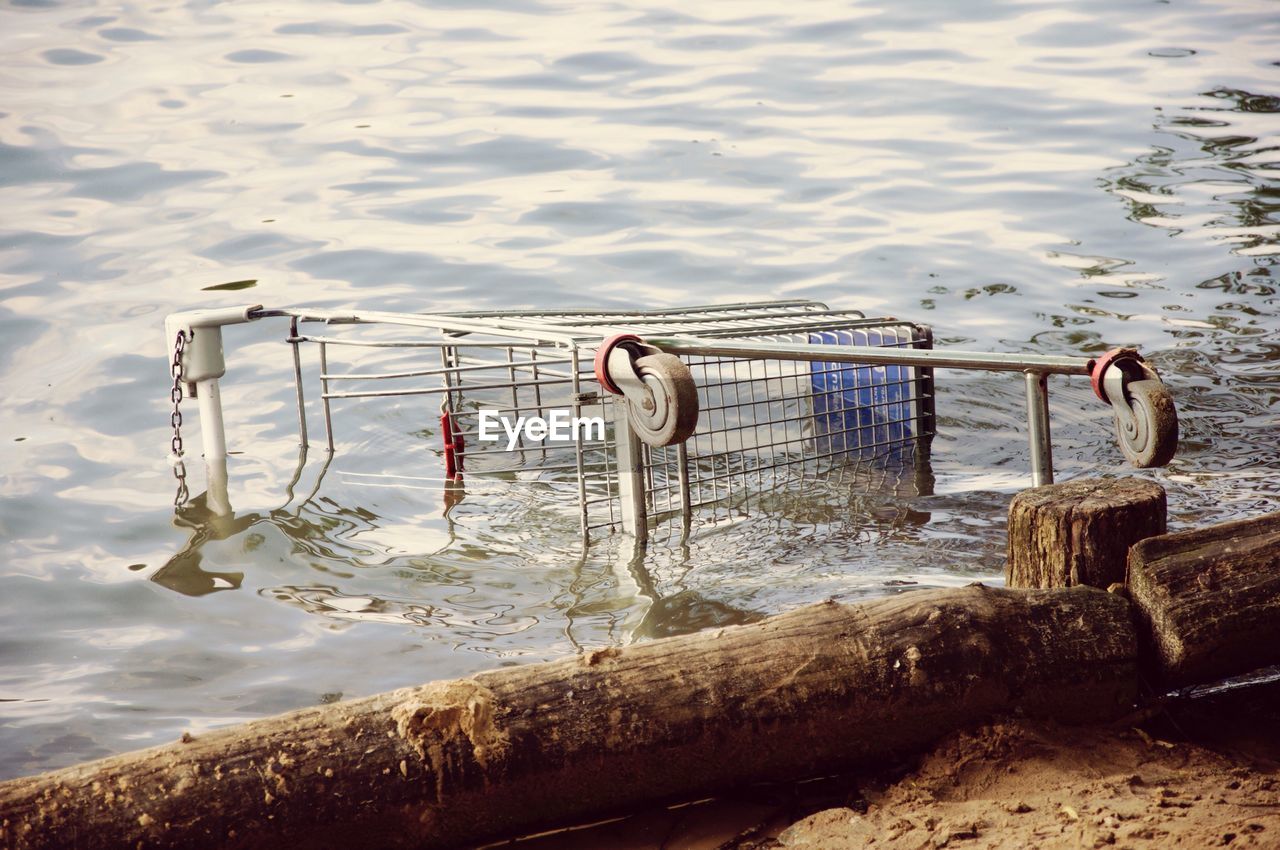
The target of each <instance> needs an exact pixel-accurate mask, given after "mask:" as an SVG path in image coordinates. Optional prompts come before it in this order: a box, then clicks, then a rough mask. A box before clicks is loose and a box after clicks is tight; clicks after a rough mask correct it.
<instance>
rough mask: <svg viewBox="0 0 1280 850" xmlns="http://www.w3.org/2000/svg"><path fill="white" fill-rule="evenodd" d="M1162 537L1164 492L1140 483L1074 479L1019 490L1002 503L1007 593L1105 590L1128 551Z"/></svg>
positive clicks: (1120, 575)
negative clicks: (1006, 541)
mask: <svg viewBox="0 0 1280 850" xmlns="http://www.w3.org/2000/svg"><path fill="white" fill-rule="evenodd" d="M1164 531H1165V493H1164V488H1163V487H1161V486H1160V485H1159V484H1156V483H1155V482H1154V481H1146V480H1144V479H1141V478H1081V479H1077V480H1075V481H1068V482H1066V483H1064V484H1050V485H1048V486H1047V487H1037V488H1035V489H1034V490H1024V491H1023V492H1021V493H1019V494H1018V495H1017V496H1015V497H1014V498H1013V501H1012V502H1010V504H1009V560H1008V564H1007V566H1006V567H1005V582H1006V584H1008V586H1009V587H1074V586H1076V585H1078V584H1087V585H1089V586H1091V587H1101V588H1106V587H1110V586H1111V584H1113V583H1115V582H1122V581H1124V575H1125V556H1126V555H1127V553H1128V551H1129V547H1130V546H1132V545H1133V544H1134V543H1136V542H1137V541H1139V540H1142V539H1143V538H1145V537H1151V536H1153V535H1156V534H1163V533H1164Z"/></svg>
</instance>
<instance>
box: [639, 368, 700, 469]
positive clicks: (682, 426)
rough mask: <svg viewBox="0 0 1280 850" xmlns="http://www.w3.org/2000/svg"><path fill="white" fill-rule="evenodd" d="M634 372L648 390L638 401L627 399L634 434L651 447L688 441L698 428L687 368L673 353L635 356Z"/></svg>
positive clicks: (695, 392) (695, 398)
mask: <svg viewBox="0 0 1280 850" xmlns="http://www.w3.org/2000/svg"><path fill="white" fill-rule="evenodd" d="M635 370H636V375H637V376H639V378H640V380H641V381H642V382H643V383H644V385H645V388H646V389H647V390H648V391H649V392H648V393H647V394H646V396H645V397H644V398H643V399H640V400H639V401H637V400H636V399H635V398H633V397H628V399H627V409H628V414H629V418H630V420H631V426H632V427H633V428H634V429H635V431H636V435H637V436H638V437H639V438H640V440H641V441H642V442H644V443H645V444H647V445H650V446H654V447H661V446H671V445H675V444H676V443H683V442H684V441H685V440H687V439H689V437H690V436H692V435H693V431H694V429H695V428H696V427H697V426H698V390H697V386H696V385H695V384H694V382H693V375H691V374H690V373H689V367H688V366H686V365H684V361H682V360H681V359H680V358H679V357H676V356H675V355H674V354H663V353H658V354H646V355H644V356H643V357H637V358H636V359H635Z"/></svg>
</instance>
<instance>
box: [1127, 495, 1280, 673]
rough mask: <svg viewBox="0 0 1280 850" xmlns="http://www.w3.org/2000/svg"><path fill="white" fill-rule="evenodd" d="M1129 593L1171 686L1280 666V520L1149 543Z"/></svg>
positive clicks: (1135, 559) (1135, 563)
mask: <svg viewBox="0 0 1280 850" xmlns="http://www.w3.org/2000/svg"><path fill="white" fill-rule="evenodd" d="M1129 594H1130V597H1131V598H1132V599H1133V603H1134V606H1135V608H1136V609H1137V611H1138V615H1139V617H1140V619H1141V620H1142V621H1143V625H1145V626H1146V628H1145V629H1143V631H1144V633H1149V635H1150V640H1151V642H1152V644H1153V649H1154V652H1153V655H1154V656H1155V658H1156V664H1157V665H1158V666H1159V668H1160V671H1161V673H1162V675H1163V676H1164V678H1165V681H1166V682H1167V683H1168V684H1190V683H1194V682H1208V681H1213V680H1216V679H1222V678H1225V677H1227V676H1232V675H1235V674H1238V673H1246V672H1249V671H1251V670H1254V669H1256V668H1258V667H1263V666H1266V665H1269V664H1280V513H1274V514H1267V515H1266V516H1261V517H1257V518H1255V519H1246V520H1238V521H1235V522H1227V523H1222V524H1219V525H1213V526H1209V527H1208V528H1200V529H1195V530H1192V531H1182V532H1178V533H1176V534H1166V535H1164V536H1161V537H1152V538H1150V539H1148V540H1143V541H1142V542H1141V543H1139V544H1137V545H1136V546H1134V547H1133V549H1132V551H1131V552H1130V553H1129Z"/></svg>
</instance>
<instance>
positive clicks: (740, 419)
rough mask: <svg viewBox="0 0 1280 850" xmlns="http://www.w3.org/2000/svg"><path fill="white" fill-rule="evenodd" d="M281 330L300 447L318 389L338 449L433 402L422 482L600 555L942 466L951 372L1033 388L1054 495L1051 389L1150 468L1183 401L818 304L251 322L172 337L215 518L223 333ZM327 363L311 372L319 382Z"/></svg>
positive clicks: (318, 316)
mask: <svg viewBox="0 0 1280 850" xmlns="http://www.w3.org/2000/svg"><path fill="white" fill-rule="evenodd" d="M272 318H278V319H287V320H288V327H289V332H288V335H287V337H286V340H287V342H288V343H289V344H290V345H291V346H292V350H293V365H294V378H295V382H296V399H297V407H298V422H299V430H300V433H301V439H302V442H303V443H304V445H305V444H306V443H307V442H308V441H309V440H310V439H311V437H310V434H311V432H312V430H313V423H312V422H310V421H309V417H308V414H307V398H308V397H309V396H311V395H315V394H316V393H317V391H318V396H319V400H320V402H321V405H322V409H323V417H322V419H323V433H324V445H325V447H326V449H327V450H328V451H329V452H334V451H337V450H339V449H340V448H341V446H342V441H343V438H342V434H343V422H344V420H346V419H347V416H348V414H349V413H350V411H351V410H352V408H353V407H359V408H361V409H364V408H365V406H367V405H369V404H372V403H383V404H386V403H394V404H413V405H421V415H422V417H423V419H424V420H426V421H432V422H433V424H434V423H438V428H433V429H430V430H432V431H433V432H434V435H433V436H434V439H433V440H431V441H428V440H426V439H422V438H419V439H421V449H422V450H421V452H419V454H418V456H419V457H420V458H421V462H420V463H421V468H420V469H419V470H418V472H419V474H420V475H421V476H422V477H427V478H432V479H434V480H438V481H440V482H442V483H443V484H444V485H445V486H453V487H455V488H458V487H459V486H460V485H461V483H462V482H463V481H475V480H479V479H484V480H489V481H507V482H512V483H515V482H520V483H524V484H534V485H536V486H539V487H543V488H549V489H551V490H553V491H556V492H557V493H558V494H559V495H558V498H561V499H564V500H571V501H573V502H575V503H576V505H577V508H578V515H579V523H580V527H581V531H582V534H583V535H584V536H586V537H590V536H592V535H594V534H598V533H600V532H602V531H606V530H616V529H621V530H623V531H626V532H628V533H630V534H632V535H634V536H635V537H637V538H639V539H641V540H643V539H644V538H645V537H646V536H647V535H648V533H649V530H650V528H652V527H655V526H659V525H663V524H668V523H670V524H674V525H676V526H678V527H684V528H686V529H687V528H688V526H689V524H690V522H691V520H692V518H693V517H694V516H696V515H697V514H698V513H699V512H702V511H706V510H707V509H709V508H710V509H714V508H715V506H719V505H734V504H738V503H741V502H743V501H745V500H750V499H753V498H754V499H756V500H757V501H760V499H761V498H762V496H763V495H767V494H777V493H778V492H779V491H786V490H789V489H795V488H806V487H812V486H818V484H819V483H820V482H824V481H830V480H831V479H832V478H839V477H841V476H843V475H845V474H846V473H847V472H848V471H849V470H850V469H851V468H852V467H855V466H857V467H866V466H868V465H870V466H873V467H876V466H879V467H889V466H895V467H901V466H911V465H915V466H919V465H922V464H923V465H927V463H928V454H929V446H930V441H931V439H932V437H933V435H934V432H935V423H936V419H935V415H934V369H935V368H938V367H941V368H962V369H963V368H967V369H988V370H1001V371H1018V372H1022V373H1023V374H1024V376H1025V379H1026V382H1027V402H1028V422H1029V426H1030V427H1029V430H1030V432H1031V433H1030V436H1031V441H1032V449H1033V451H1032V455H1033V457H1032V461H1033V479H1034V481H1035V483H1037V484H1042V483H1048V482H1050V481H1052V461H1051V455H1050V451H1049V438H1048V437H1049V429H1048V407H1047V403H1048V402H1047V378H1048V376H1049V375H1050V374H1084V375H1092V376H1093V378H1094V385H1095V389H1096V390H1097V391H1098V393H1099V395H1100V396H1101V397H1103V398H1104V400H1112V406H1113V408H1115V410H1116V419H1117V425H1118V426H1119V427H1120V431H1121V445H1122V448H1124V449H1125V452H1126V454H1128V455H1129V456H1130V457H1131V459H1133V460H1134V461H1135V463H1138V465H1155V464H1157V463H1162V462H1164V461H1166V460H1167V459H1168V456H1170V455H1171V454H1172V445H1176V417H1175V416H1174V414H1173V409H1172V404H1171V403H1170V402H1169V401H1168V395H1167V393H1166V392H1165V391H1164V389H1163V385H1161V384H1160V383H1159V380H1158V378H1156V377H1155V373H1154V372H1153V371H1152V370H1151V369H1150V367H1148V366H1147V365H1146V364H1145V363H1143V362H1142V359H1141V357H1140V356H1138V355H1137V353H1136V352H1133V351H1132V350H1131V349H1118V350H1116V351H1114V352H1112V353H1110V354H1108V355H1107V357H1105V358H1101V359H1098V360H1094V359H1083V358H1063V357H1047V356H1038V355H1001V354H987V353H966V352H938V351H934V350H932V348H933V346H932V334H931V331H930V329H929V327H928V326H925V325H920V324H915V323H911V322H905V321H900V320H897V319H893V318H887V317H868V316H865V315H864V314H863V313H861V312H859V311H855V310H832V309H829V308H828V307H826V306H825V305H823V304H819V303H817V302H812V301H773V302H764V303H753V304H724V305H708V306H697V307H687V308H682V309H678V310H662V311H650V312H615V311H555V312H551V311H545V312H519V313H516V312H469V313H447V314H416V313H382V312H371V311H328V310H315V309H308V308H283V309H263V308H262V307H259V306H252V307H240V308H232V309H226V310H212V311H189V312H185V313H179V314H174V315H173V316H170V317H169V320H168V322H167V326H168V331H169V336H170V339H171V340H172V341H173V342H174V352H173V353H172V354H173V356H172V362H173V377H174V387H175V395H174V402H175V417H176V421H177V422H179V423H180V422H181V413H180V412H179V411H178V409H177V404H178V401H179V400H180V397H181V396H186V397H192V396H194V397H195V398H196V399H197V400H198V401H199V403H200V413H201V433H202V438H203V447H204V455H205V461H206V464H207V465H208V467H209V482H210V483H209V504H210V506H211V507H212V508H213V509H214V510H215V511H221V512H230V501H229V495H228V492H227V481H226V464H225V456H226V440H225V435H224V433H223V430H224V429H223V425H222V409H221V400H220V394H219V388H218V380H219V379H220V378H221V377H222V376H223V374H224V372H225V368H226V367H225V362H224V358H223V354H222V328H223V326H225V325H229V324H236V323H240V322H246V321H256V320H265V319H272ZM316 324H321V325H323V327H321V328H317V329H316V330H315V331H314V332H312V331H311V330H310V329H309V328H310V327H311V326H314V325H316ZM311 350H314V355H315V356H314V363H315V364H316V368H314V369H313V368H312V367H311V366H310V365H308V366H306V367H305V368H304V363H308V364H309V363H310V362H312V358H311V357H310V356H308V355H309V353H310V351H311ZM304 352H308V355H304ZM1108 392H1109V393H1110V395H1108ZM1171 424H1172V429H1173V430H1172V433H1170V425H1171ZM1126 427H1127V428H1128V431H1129V432H1132V433H1129V434H1128V436H1126ZM175 432H176V433H175V454H176V455H178V457H177V458H176V462H177V464H178V465H179V466H180V467H182V460H181V452H180V448H181V437H180V432H177V426H176V425H175ZM1139 432H1141V433H1139ZM1171 442H1172V445H1171ZM1157 443H1158V445H1157ZM181 471H182V473H183V475H185V468H182V469H181Z"/></svg>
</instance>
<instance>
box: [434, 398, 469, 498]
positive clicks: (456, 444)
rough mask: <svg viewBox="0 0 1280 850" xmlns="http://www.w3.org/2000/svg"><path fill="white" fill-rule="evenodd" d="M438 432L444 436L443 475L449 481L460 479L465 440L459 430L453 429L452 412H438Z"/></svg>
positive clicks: (465, 445)
mask: <svg viewBox="0 0 1280 850" xmlns="http://www.w3.org/2000/svg"><path fill="white" fill-rule="evenodd" d="M440 433H441V434H442V435H443V436H444V477H445V478H447V479H449V480H450V481H461V480H462V456H463V455H464V454H465V452H466V447H467V442H466V440H464V439H463V437H462V434H461V432H458V431H455V430H453V414H451V413H449V412H447V411H446V412H444V413H441V414H440Z"/></svg>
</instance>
